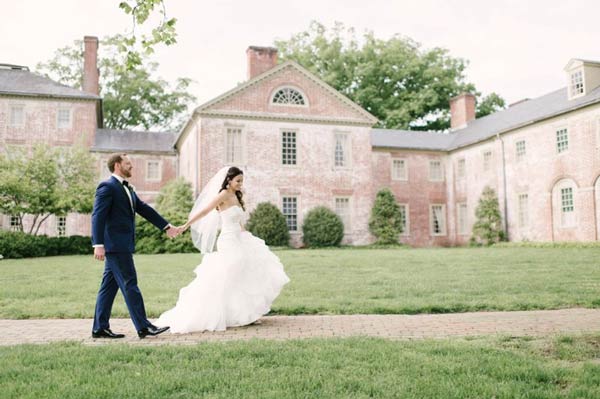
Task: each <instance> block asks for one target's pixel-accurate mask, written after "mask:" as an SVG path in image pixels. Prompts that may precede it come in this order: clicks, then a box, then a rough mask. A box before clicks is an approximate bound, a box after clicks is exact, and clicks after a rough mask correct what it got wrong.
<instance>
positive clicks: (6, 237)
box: [0, 230, 93, 259]
mask: <svg viewBox="0 0 600 399" xmlns="http://www.w3.org/2000/svg"><path fill="white" fill-rule="evenodd" d="M91 243H92V240H91V238H90V237H84V236H69V237H48V236H45V235H41V236H35V235H31V234H26V233H23V232H12V231H2V230H0V255H2V256H3V257H4V258H6V259H20V258H33V257H41V256H56V255H87V254H90V255H91V254H92V252H93V251H92V244H91Z"/></svg>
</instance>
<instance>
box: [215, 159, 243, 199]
mask: <svg viewBox="0 0 600 399" xmlns="http://www.w3.org/2000/svg"><path fill="white" fill-rule="evenodd" d="M243 174H244V172H242V170H241V169H240V168H237V167H235V166H232V167H231V168H229V170H227V175H226V176H225V180H223V183H222V184H221V189H220V190H219V192H221V191H223V190H227V186H228V185H229V182H230V181H231V180H233V179H234V178H235V177H236V176H239V175H243ZM235 196H236V197H237V199H238V201H239V203H240V205H241V206H242V209H243V210H246V208H244V200H243V199H242V197H243V196H244V194H242V192H241V191H239V190H238V191H236V192H235Z"/></svg>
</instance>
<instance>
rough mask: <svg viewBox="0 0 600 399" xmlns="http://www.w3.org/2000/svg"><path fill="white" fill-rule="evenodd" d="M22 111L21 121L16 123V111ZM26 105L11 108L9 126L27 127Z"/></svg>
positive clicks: (14, 105)
mask: <svg viewBox="0 0 600 399" xmlns="http://www.w3.org/2000/svg"><path fill="white" fill-rule="evenodd" d="M16 110H20V112H21V114H20V115H21V120H20V121H18V122H16V123H15V121H14V115H15V111H16ZM25 118H26V115H25V105H23V104H12V105H11V106H10V116H9V126H10V127H25Z"/></svg>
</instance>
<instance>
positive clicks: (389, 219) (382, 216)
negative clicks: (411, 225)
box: [369, 188, 402, 244]
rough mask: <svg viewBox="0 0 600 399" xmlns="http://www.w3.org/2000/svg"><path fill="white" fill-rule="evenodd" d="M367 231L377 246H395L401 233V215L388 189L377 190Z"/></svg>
mask: <svg viewBox="0 0 600 399" xmlns="http://www.w3.org/2000/svg"><path fill="white" fill-rule="evenodd" d="M369 230H370V231H371V233H373V235H374V236H375V237H377V243H378V244H397V243H398V236H399V235H400V233H402V214H401V213H400V206H399V205H398V203H397V202H396V198H395V197H394V194H393V193H392V192H391V191H390V189H389V188H384V189H382V190H379V192H378V193H377V196H376V197H375V203H374V204H373V209H372V210H371V218H370V219H369Z"/></svg>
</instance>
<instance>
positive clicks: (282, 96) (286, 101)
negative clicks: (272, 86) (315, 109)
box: [271, 87, 306, 106]
mask: <svg viewBox="0 0 600 399" xmlns="http://www.w3.org/2000/svg"><path fill="white" fill-rule="evenodd" d="M271 103H273V104H276V105H300V106H304V105H306V100H305V99H304V96H303V95H302V93H300V91H299V90H297V89H294V88H293V87H283V88H281V89H279V90H277V91H276V92H275V95H273V99H272V100H271Z"/></svg>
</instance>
